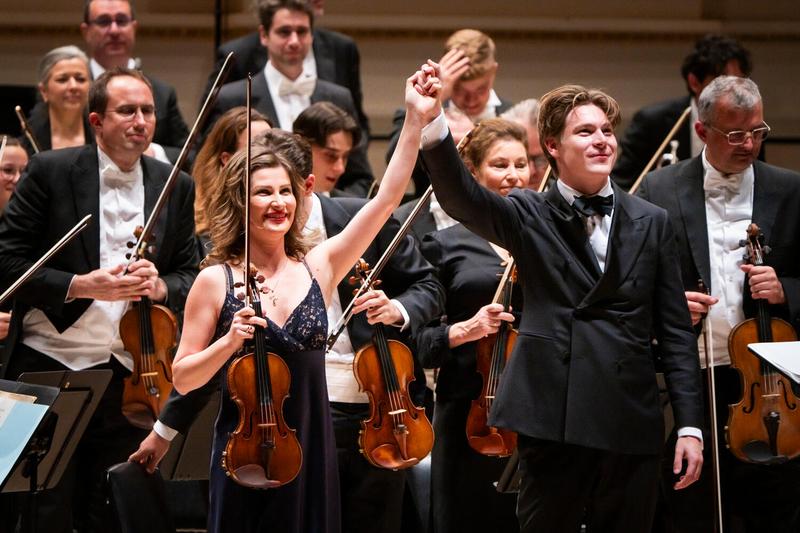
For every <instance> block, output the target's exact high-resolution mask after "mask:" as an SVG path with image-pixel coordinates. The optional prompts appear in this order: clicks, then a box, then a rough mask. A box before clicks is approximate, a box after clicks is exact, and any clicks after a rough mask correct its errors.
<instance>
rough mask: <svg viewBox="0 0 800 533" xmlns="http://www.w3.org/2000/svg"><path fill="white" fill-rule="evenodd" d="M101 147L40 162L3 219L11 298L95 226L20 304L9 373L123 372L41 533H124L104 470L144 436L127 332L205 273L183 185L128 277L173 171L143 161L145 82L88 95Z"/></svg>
mask: <svg viewBox="0 0 800 533" xmlns="http://www.w3.org/2000/svg"><path fill="white" fill-rule="evenodd" d="M89 121H90V123H91V125H92V128H93V129H94V134H95V139H96V144H90V145H87V146H83V147H77V148H66V149H63V150H53V151H48V152H42V153H40V154H38V155H36V156H34V157H33V158H32V159H31V162H30V164H29V165H28V169H27V171H26V173H25V175H24V176H23V177H22V178H21V179H20V181H19V185H18V186H17V189H16V191H15V193H14V195H13V196H12V197H11V200H10V202H9V203H8V205H7V206H6V210H5V212H4V215H3V217H2V219H0V287H2V288H5V287H7V286H9V285H10V284H11V283H13V282H14V281H15V280H16V279H17V278H19V277H20V276H21V275H22V273H23V272H25V270H26V269H27V268H28V267H29V266H30V265H31V264H32V263H33V262H34V261H36V260H37V259H38V258H39V257H40V256H41V255H42V254H43V253H44V252H45V251H46V250H48V249H49V248H50V247H51V246H52V245H53V244H54V243H55V242H56V241H57V240H58V239H60V238H61V236H62V235H63V234H64V233H65V231H66V230H67V229H68V228H70V227H71V226H73V225H74V224H75V223H77V222H78V220H80V219H81V218H83V217H84V215H86V214H92V215H93V220H92V222H91V225H90V226H89V227H88V228H87V229H86V230H84V232H83V233H82V234H81V235H80V236H78V237H77V238H76V239H75V240H74V241H73V242H71V243H70V244H69V245H67V246H66V247H65V248H64V249H62V250H61V251H60V252H59V253H58V254H57V255H56V256H55V257H53V258H52V259H51V260H50V261H49V262H48V263H47V265H46V266H45V267H44V268H42V270H41V271H40V273H39V274H38V275H36V276H34V277H33V278H31V279H30V280H29V281H28V282H27V283H26V284H25V285H23V286H22V287H21V288H20V289H19V291H18V292H17V293H16V295H15V301H14V312H13V314H12V321H11V332H10V334H9V338H8V341H7V345H6V347H5V350H4V352H3V354H2V363H3V366H2V373H3V374H4V377H5V378H6V379H12V380H13V379H17V377H19V375H20V374H21V373H23V372H31V371H48V370H83V369H91V368H105V369H111V370H112V371H113V378H112V379H111V383H110V384H109V386H108V388H107V389H106V391H105V393H104V394H103V397H102V399H101V400H100V404H99V406H98V408H97V411H95V414H94V416H93V418H92V421H91V422H90V424H89V427H88V429H87V430H86V433H85V434H84V437H83V439H82V440H81V443H80V444H79V446H78V449H77V451H76V453H75V455H74V456H73V458H72V464H71V466H70V469H72V470H71V472H73V474H71V475H67V476H65V477H64V478H62V480H61V482H60V483H59V485H58V486H57V487H56V488H55V489H54V490H52V491H47V492H45V493H43V494H41V495H39V496H38V498H39V502H40V503H39V511H40V512H39V519H38V523H39V524H40V526H41V527H42V528H43V529H42V530H43V531H48V532H56V533H57V532H65V533H71V532H72V530H73V527H75V528H77V529H79V530H80V531H96V532H107V531H111V530H113V528H114V524H113V521H112V518H111V517H110V516H109V514H110V506H108V505H107V504H106V495H105V493H104V470H105V469H106V468H108V467H109V466H111V465H113V464H115V463H118V462H121V461H124V460H125V459H126V458H127V457H128V456H129V455H130V453H131V452H132V451H133V450H134V449H136V445H137V444H138V442H139V441H140V440H141V439H142V438H143V437H144V436H145V434H146V431H145V430H142V429H139V428H137V427H135V426H133V425H132V424H131V423H130V422H129V421H128V420H127V419H126V418H125V417H124V416H123V414H122V405H121V404H122V391H123V379H124V378H125V377H127V376H129V375H130V374H131V369H132V368H133V360H132V358H131V355H130V354H129V353H128V352H127V351H126V350H125V348H124V346H123V345H122V341H121V339H120V334H119V323H120V320H121V318H122V316H123V314H124V313H125V312H126V310H127V309H128V307H129V302H131V301H136V300H139V299H140V298H141V297H143V296H147V297H149V298H150V299H151V300H152V301H154V302H162V303H165V304H167V305H168V306H169V307H170V308H172V309H173V310H174V311H179V310H180V309H182V307H183V303H184V301H185V298H186V294H187V292H188V290H189V287H190V285H191V283H192V280H193V279H194V277H195V275H196V273H197V262H198V260H197V256H196V249H197V248H196V245H195V240H194V221H193V218H194V217H193V201H194V192H193V191H194V187H193V184H192V180H191V178H190V177H189V176H188V175H186V174H180V175H179V176H178V180H177V183H176V184H175V187H174V189H173V190H172V193H171V194H170V196H169V199H168V201H167V204H166V207H165V210H164V211H163V212H162V216H161V217H160V219H159V222H158V223H156V226H155V232H156V236H157V237H156V242H155V243H154V244H155V247H156V250H157V253H156V254H155V259H154V260H153V261H150V260H148V259H139V260H137V261H135V262H134V263H132V264H130V265H128V266H127V273H125V272H124V271H125V269H126V265H127V263H128V261H127V260H126V258H125V254H126V253H128V251H129V249H128V247H127V246H126V243H127V242H129V241H132V240H135V239H134V237H133V233H134V230H135V229H136V227H137V226H141V225H143V224H144V222H145V215H146V214H147V213H148V212H149V211H150V210H152V209H153V205H154V204H155V202H156V199H157V197H158V195H159V194H160V193H161V190H162V189H163V187H164V185H165V182H166V178H167V176H168V175H169V174H170V171H171V167H169V166H168V165H165V164H163V163H160V162H158V161H156V160H154V159H151V158H149V157H146V156H142V154H143V152H144V151H145V149H147V147H148V145H149V144H150V141H151V140H152V138H153V130H154V129H155V122H156V119H155V105H154V101H153V93H152V90H151V88H150V83H149V81H148V80H147V79H146V78H145V77H144V76H142V74H141V73H140V72H139V71H138V70H128V69H123V68H118V69H113V70H110V71H107V72H106V73H104V74H103V75H102V76H100V77H99V78H98V79H97V80H96V81H95V83H94V85H93V86H92V88H91V90H90V91H89Z"/></svg>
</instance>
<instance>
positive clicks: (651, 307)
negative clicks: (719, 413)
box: [414, 63, 702, 532]
mask: <svg viewBox="0 0 800 533" xmlns="http://www.w3.org/2000/svg"><path fill="white" fill-rule="evenodd" d="M435 68H436V65H435V64H434V63H431V65H430V66H429V67H427V68H426V69H425V72H427V73H433V72H435ZM425 78H426V73H423V74H422V75H421V79H419V80H418V86H419V89H418V90H419V92H420V93H421V94H423V96H428V98H426V99H422V100H421V101H420V103H418V104H417V106H416V108H415V109H414V112H416V113H419V114H420V115H421V118H422V119H423V120H425V121H427V122H431V123H430V124H429V125H428V127H427V128H426V130H424V131H423V142H422V144H423V150H422V161H423V164H424V165H425V166H426V167H427V169H428V171H429V174H430V176H431V182H432V183H433V187H434V190H435V191H437V192H439V193H440V194H438V195H437V196H438V197H439V198H440V201H441V203H442V206H443V207H444V209H445V211H447V212H448V214H450V215H451V216H453V217H454V218H455V219H457V220H459V221H461V222H462V223H463V224H464V225H465V226H466V227H467V228H469V229H470V230H471V231H473V232H475V233H476V234H478V235H480V236H482V237H484V238H486V239H487V240H489V241H492V242H495V243H496V244H498V245H500V246H502V247H504V248H506V249H507V250H509V251H510V252H511V255H512V256H513V257H514V258H515V259H516V261H517V265H518V268H519V279H520V285H521V286H522V288H523V291H524V299H525V301H526V302H536V305H533V306H526V307H525V309H524V310H523V314H522V321H521V325H520V328H519V330H520V331H519V337H518V339H517V342H516V345H515V347H514V352H513V354H512V356H511V359H510V362H509V367H508V369H507V371H506V372H504V373H503V377H502V381H501V383H500V387H499V390H498V393H497V397H496V400H495V403H494V409H493V411H492V414H491V417H490V420H489V423H490V424H491V425H494V426H499V427H505V428H509V429H512V430H514V431H516V432H517V433H518V434H519V441H518V442H519V444H518V452H519V456H520V467H519V468H520V472H521V475H522V482H521V487H520V494H519V501H518V509H517V514H518V517H519V520H520V526H521V531H523V532H534V531H577V530H578V529H579V527H580V524H581V521H582V520H585V522H586V524H587V527H588V528H589V529H590V530H597V531H618V532H623V531H625V532H630V531H637V532H643V531H648V530H649V529H650V526H651V522H652V516H653V511H654V506H655V500H656V493H657V488H658V477H659V464H660V454H661V451H662V448H663V438H664V435H663V432H664V429H663V419H662V414H661V409H660V406H659V403H658V390H657V385H656V371H655V367H654V361H653V357H652V354H651V352H650V340H651V335H652V333H653V332H655V335H656V338H657V339H658V342H659V345H660V348H661V350H662V353H661V357H662V360H663V367H664V372H665V375H666V379H667V384H668V388H669V392H670V396H671V397H672V399H673V402H674V407H675V417H676V424H677V425H678V427H679V428H680V430H679V431H680V437H679V438H678V440H677V444H676V447H675V454H674V460H673V464H674V468H673V472H674V473H676V474H680V475H679V477H678V480H677V482H676V484H675V488H676V489H681V488H684V487H686V486H688V485H690V484H692V483H693V482H694V481H696V480H697V476H698V475H699V471H700V466H701V464H702V451H701V450H702V442H701V438H702V434H701V431H700V429H699V428H700V426H701V424H702V399H701V395H700V375H699V367H698V363H697V360H696V357H697V347H696V341H695V336H694V332H693V331H692V328H691V320H690V316H689V312H688V310H687V309H686V306H685V304H684V301H685V298H684V295H683V287H682V284H681V280H680V272H679V267H678V255H677V251H676V249H675V243H674V237H673V234H672V230H671V228H670V226H669V221H668V219H667V214H666V212H664V211H663V210H661V209H659V208H656V207H654V206H652V205H651V204H648V203H646V202H643V201H641V200H639V199H637V198H634V197H631V196H628V195H627V194H625V193H624V192H623V191H620V190H619V188H616V187H615V186H614V185H612V183H611V181H610V179H609V177H608V176H609V173H610V171H611V167H612V166H613V164H614V160H615V157H616V148H617V143H616V138H615V137H614V126H615V125H616V124H617V122H618V120H619V111H618V110H619V108H618V106H617V104H616V102H615V101H614V100H613V99H612V98H611V97H610V96H608V95H606V94H604V93H602V92H600V91H597V90H588V89H585V88H583V87H580V86H575V85H567V86H564V87H560V88H558V89H555V90H553V91H551V92H550V93H548V94H546V95H545V96H544V97H542V99H541V101H540V103H541V111H540V115H539V134H540V138H541V140H542V145H543V148H544V149H545V153H546V154H547V158H548V160H549V162H550V164H551V166H552V167H553V170H554V171H555V173H556V175H557V176H558V177H559V179H558V181H557V183H556V186H555V187H552V188H551V189H550V190H549V191H548V192H547V193H545V194H537V193H535V192H533V191H530V190H519V191H514V192H512V193H511V194H509V195H508V197H506V198H504V197H501V196H500V195H497V194H494V193H492V192H490V191H487V190H486V189H484V188H483V187H481V186H480V185H478V184H476V183H475V180H474V179H473V178H472V176H471V174H470V172H469V171H468V169H467V168H466V167H465V166H464V164H463V163H462V162H461V160H460V158H459V157H458V154H457V152H456V149H455V145H454V143H453V142H452V138H451V136H450V135H449V133H448V130H447V127H446V122H445V121H444V117H443V116H442V115H441V108H440V106H441V104H440V102H439V100H438V99H437V98H436V94H430V93H429V92H428V91H426V90H425V89H423V88H422V87H424V85H425V81H426V79H425ZM682 467H685V472H681V471H682ZM632 502H635V504H632Z"/></svg>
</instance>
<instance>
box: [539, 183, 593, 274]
mask: <svg viewBox="0 0 800 533" xmlns="http://www.w3.org/2000/svg"><path fill="white" fill-rule="evenodd" d="M545 198H546V200H547V205H548V207H549V209H547V210H546V213H547V215H545V216H548V218H549V219H550V220H551V221H552V225H553V228H554V229H555V235H556V237H557V238H558V239H559V240H560V241H561V244H562V245H563V246H564V248H565V249H566V250H567V251H568V252H569V253H570V255H571V256H572V257H573V259H574V263H575V264H576V265H578V267H579V268H578V270H579V271H580V272H581V274H582V275H583V277H584V278H585V280H586V281H587V282H588V283H589V284H590V285H594V284H595V282H596V281H597V279H598V278H599V277H600V269H599V267H598V266H597V258H596V257H595V256H594V252H592V250H591V245H590V244H589V238H588V236H587V235H586V229H585V225H584V221H583V220H582V219H581V218H580V217H579V216H578V214H577V213H576V212H575V210H574V209H572V206H570V205H569V204H568V203H567V201H566V200H565V199H564V197H563V196H561V193H560V192H559V190H558V187H551V188H550V189H549V190H548V191H547V192H546V193H545Z"/></svg>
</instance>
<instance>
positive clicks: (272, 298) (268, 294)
mask: <svg viewBox="0 0 800 533" xmlns="http://www.w3.org/2000/svg"><path fill="white" fill-rule="evenodd" d="M287 264H289V258H288V257H287V258H286V260H284V262H283V264H282V265H281V266H280V267H278V270H276V271H275V273H274V274H273V275H272V278H271V279H272V281H273V284H272V287H270V286H269V285H267V280H266V278H265V277H264V276H263V275H262V276H260V277H261V280H259V282H260V284H261V287H260V290H261V294H263V295H264V298H268V299H269V302H270V303H271V304H272V307H277V306H278V293H277V292H276V290H275V289H277V288H278V282H279V281H280V280H281V276H283V271H284V270H286V265H287Z"/></svg>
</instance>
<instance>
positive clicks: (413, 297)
mask: <svg viewBox="0 0 800 533" xmlns="http://www.w3.org/2000/svg"><path fill="white" fill-rule="evenodd" d="M319 200H320V203H321V204H322V217H323V221H324V223H325V231H326V233H327V234H328V236H329V237H331V236H333V235H337V234H339V233H340V232H341V231H342V229H344V227H345V226H346V225H347V223H348V222H350V219H351V218H353V216H355V214H356V213H357V212H358V210H359V209H361V207H362V206H363V205H364V204H365V203H366V200H363V199H360V198H337V199H330V198H326V197H324V196H321V195H320V196H319ZM398 229H400V223H399V222H397V220H394V219H392V218H390V219H389V221H388V222H387V223H386V224H385V225H384V226H383V228H382V229H381V231H380V233H379V234H378V236H377V237H376V238H375V240H374V241H372V243H371V244H370V246H369V248H368V249H367V251H366V252H364V256H363V257H364V259H365V260H366V261H367V262H368V263H369V264H370V265H371V266H372V265H374V264H375V262H376V261H377V260H378V259H379V258H380V256H381V255H382V253H383V251H384V250H385V249H386V248H387V247H388V245H389V243H390V242H391V240H392V238H393V237H394V235H395V234H396V233H397V230H398ZM354 274H355V272H354V271H351V272H350V273H349V274H348V275H347V276H345V278H344V280H343V281H342V282H341V283H339V286H338V287H337V290H338V292H339V301H340V302H341V304H342V309H344V308H345V307H347V304H348V303H350V300H352V299H353V290H354V289H355V288H357V287H354V286H353V285H350V284H349V283H348V281H347V280H348V278H349V277H350V275H354ZM381 279H382V280H383V283H382V284H381V287H380V288H381V289H383V290H384V291H385V292H386V294H387V295H388V296H389V298H396V299H397V300H399V301H400V303H402V304H403V307H405V309H406V311H408V315H409V319H410V323H409V330H407V332H403V333H402V334H401V333H400V332H399V330H398V329H397V328H393V327H389V328H386V331H387V333H388V334H389V335H390V336H391V337H392V338H396V339H400V340H402V341H404V342H405V341H406V340H407V339H408V338H409V333H410V332H412V331H416V330H417V329H419V328H421V327H422V326H424V325H425V324H426V323H427V322H428V321H429V320H431V319H432V318H434V317H438V316H439V315H440V314H441V310H442V308H443V305H444V289H443V288H442V285H441V284H440V283H439V281H438V280H437V279H436V276H435V275H434V272H433V267H432V266H431V265H430V263H428V262H427V261H426V260H425V259H424V258H423V257H422V254H420V253H419V251H418V249H417V247H416V246H415V245H414V243H413V240H412V239H411V237H406V239H405V240H404V241H403V243H402V244H401V245H400V247H399V248H398V249H397V251H396V252H395V254H394V255H393V256H392V258H391V259H390V260H389V262H388V264H387V265H386V268H385V269H384V271H383V275H382V276H381ZM347 332H348V334H349V335H350V340H351V342H352V344H353V348H354V349H356V350H358V349H359V348H360V347H362V346H363V345H365V344H366V343H368V342H370V340H371V338H372V326H370V325H369V324H368V323H367V319H366V318H365V316H364V313H359V314H357V315H355V316H353V318H352V319H350V322H348V324H347ZM415 370H416V367H415ZM217 383H218V381H217V380H216V379H212V380H211V381H209V383H208V384H206V385H205V386H203V387H201V388H200V389H197V390H194V391H192V392H190V393H189V394H186V395H184V396H181V395H180V394H178V393H177V392H174V391H173V393H172V395H170V398H169V401H168V402H167V404H166V406H165V407H164V410H163V411H162V412H161V415H160V416H159V419H160V420H161V421H162V422H163V423H164V424H166V425H167V426H169V427H171V428H173V429H176V430H178V431H180V432H181V433H184V432H186V431H187V430H188V429H189V426H191V424H192V422H193V421H194V419H195V417H196V416H197V413H199V412H200V410H201V409H202V408H203V406H204V405H205V404H206V402H207V401H208V398H209V397H210V395H211V394H214V392H215V391H216V386H217ZM414 384H415V385H416V387H415V392H417V393H420V392H421V391H423V390H424V388H425V376H424V374H423V373H422V370H421V367H420V369H419V374H418V375H417V380H416V381H415V382H414ZM412 394H413V392H412Z"/></svg>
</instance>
